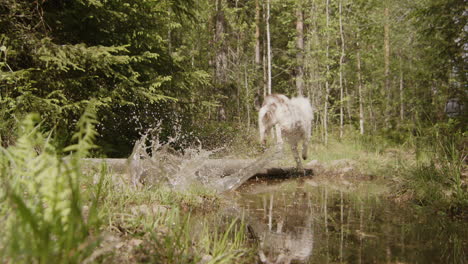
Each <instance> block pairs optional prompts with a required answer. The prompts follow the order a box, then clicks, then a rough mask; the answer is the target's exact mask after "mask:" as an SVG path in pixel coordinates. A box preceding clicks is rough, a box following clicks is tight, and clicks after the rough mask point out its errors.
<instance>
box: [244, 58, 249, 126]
mask: <svg viewBox="0 0 468 264" xmlns="http://www.w3.org/2000/svg"><path fill="white" fill-rule="evenodd" d="M244 86H245V102H246V104H245V110H246V113H247V131H250V104H249V95H250V91H249V79H248V75H247V65H244Z"/></svg>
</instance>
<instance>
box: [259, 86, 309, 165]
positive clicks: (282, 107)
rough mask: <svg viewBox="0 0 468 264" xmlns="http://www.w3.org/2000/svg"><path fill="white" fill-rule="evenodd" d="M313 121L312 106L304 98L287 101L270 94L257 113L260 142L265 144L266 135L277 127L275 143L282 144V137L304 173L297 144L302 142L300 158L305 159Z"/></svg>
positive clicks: (286, 98) (284, 97)
mask: <svg viewBox="0 0 468 264" xmlns="http://www.w3.org/2000/svg"><path fill="white" fill-rule="evenodd" d="M313 120H314V113H313V110H312V106H311V105H310V102H309V100H308V99H306V98H304V97H294V98H292V99H289V98H288V97H286V96H284V95H282V94H271V95H267V96H266V97H265V100H264V101H263V105H262V107H261V108H260V110H259V113H258V124H259V130H260V141H261V142H262V143H263V144H265V143H266V135H267V134H268V133H269V131H270V130H271V128H272V127H273V126H275V125H278V126H277V129H276V135H277V142H278V143H279V144H282V143H283V139H282V136H284V137H285V138H286V140H287V141H288V143H289V144H290V145H291V149H292V153H293V155H294V159H295V161H296V164H297V169H298V170H299V171H304V169H303V167H302V163H301V159H300V157H299V149H298V146H299V142H300V141H302V158H303V159H304V160H305V159H307V154H308V153H307V146H308V144H309V140H310V136H311V126H312V121H313Z"/></svg>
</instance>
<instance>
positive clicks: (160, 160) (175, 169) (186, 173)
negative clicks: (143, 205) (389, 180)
mask: <svg viewBox="0 0 468 264" xmlns="http://www.w3.org/2000/svg"><path fill="white" fill-rule="evenodd" d="M149 134H150V133H146V134H145V135H143V136H142V138H141V139H140V140H138V141H137V142H136V143H135V146H134V148H133V151H132V154H131V155H130V157H129V158H128V167H129V172H130V179H131V182H132V184H133V186H134V187H138V186H141V185H155V184H167V185H169V186H171V187H172V188H174V189H178V190H185V189H187V188H189V187H190V186H193V185H203V186H206V187H208V188H211V189H213V190H216V191H217V192H225V191H230V190H235V189H236V188H238V187H239V186H241V185H242V183H244V182H245V181H247V180H248V179H249V178H250V177H252V176H253V175H255V174H257V173H258V172H260V171H262V170H263V169H264V168H265V167H267V166H268V165H270V164H271V163H272V162H274V161H277V160H278V159H279V158H280V157H281V156H282V149H281V147H280V146H275V147H272V148H270V149H268V150H266V151H265V152H264V153H263V155H261V156H260V157H259V158H257V159H255V160H234V161H235V162H233V160H230V161H231V163H232V162H233V163H234V164H235V166H229V162H226V160H223V159H218V160H215V159H210V157H211V156H212V155H213V154H214V153H215V152H216V151H217V150H212V151H209V150H205V149H203V148H202V147H201V144H198V146H195V147H187V148H185V149H183V150H181V151H176V150H174V149H173V148H172V147H171V143H173V142H175V141H176V140H178V137H174V138H170V139H169V141H168V142H165V143H162V142H161V141H160V140H159V138H158V137H157V136H156V137H154V136H153V137H150V136H149Z"/></svg>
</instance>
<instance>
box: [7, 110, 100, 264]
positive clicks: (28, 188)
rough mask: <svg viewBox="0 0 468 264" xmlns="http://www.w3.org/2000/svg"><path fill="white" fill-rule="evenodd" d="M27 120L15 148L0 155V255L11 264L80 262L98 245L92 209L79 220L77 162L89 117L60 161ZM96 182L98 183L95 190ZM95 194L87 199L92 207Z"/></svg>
mask: <svg viewBox="0 0 468 264" xmlns="http://www.w3.org/2000/svg"><path fill="white" fill-rule="evenodd" d="M37 120H38V117H37V115H30V116H28V117H27V118H26V119H25V120H24V121H23V122H22V123H21V126H20V132H19V135H18V139H17V141H16V144H15V145H13V146H10V147H9V148H7V149H1V152H0V171H1V172H2V173H1V175H2V178H1V179H0V180H1V185H2V186H3V187H2V190H3V191H2V192H1V193H0V197H1V199H2V200H3V201H5V205H6V206H4V207H2V210H1V212H0V213H1V219H2V220H1V223H2V225H4V227H5V228H4V229H2V231H1V237H2V239H1V240H0V245H1V246H0V251H1V253H2V256H3V259H4V260H7V261H8V262H15V263H59V262H60V263H81V262H82V261H84V260H85V259H86V258H88V257H89V256H90V255H91V253H92V252H93V250H95V248H96V247H97V245H98V244H99V236H98V235H96V236H92V235H91V232H92V229H95V228H96V227H97V226H96V225H97V222H96V221H95V216H96V210H95V209H93V210H92V211H91V212H90V214H89V215H88V216H87V217H85V216H84V215H83V211H82V207H83V202H82V201H83V200H82V198H81V193H82V191H81V189H80V188H81V186H80V178H81V177H82V175H81V169H80V165H79V164H80V157H82V156H83V155H86V154H87V153H89V150H90V149H91V148H90V146H91V144H90V142H92V141H93V139H94V134H95V131H94V129H93V127H92V124H93V123H94V122H95V121H94V120H93V119H92V116H90V115H89V114H88V115H85V116H84V117H83V119H82V120H81V121H80V126H79V127H78V128H79V133H78V134H77V136H76V138H77V139H78V142H77V145H75V146H73V148H72V149H73V150H74V151H75V153H73V154H71V155H69V156H67V157H65V158H62V157H61V156H60V154H59V151H58V150H57V149H56V148H55V147H54V146H53V145H52V143H51V142H50V135H49V136H47V137H46V135H45V134H43V133H42V132H41V126H40V125H38V124H37ZM100 186H101V183H99V184H98V189H99V188H100ZM98 200H99V192H98V194H97V196H96V197H95V198H94V199H93V201H92V204H93V208H96V206H97V201H98Z"/></svg>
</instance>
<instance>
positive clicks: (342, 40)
mask: <svg viewBox="0 0 468 264" xmlns="http://www.w3.org/2000/svg"><path fill="white" fill-rule="evenodd" d="M342 13H343V12H342V0H340V2H339V22H340V38H341V56H340V139H341V138H343V133H344V131H343V130H344V113H343V112H344V111H343V100H344V93H343V61H344V57H345V43H344V34H343V21H342V20H343V19H342Z"/></svg>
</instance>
